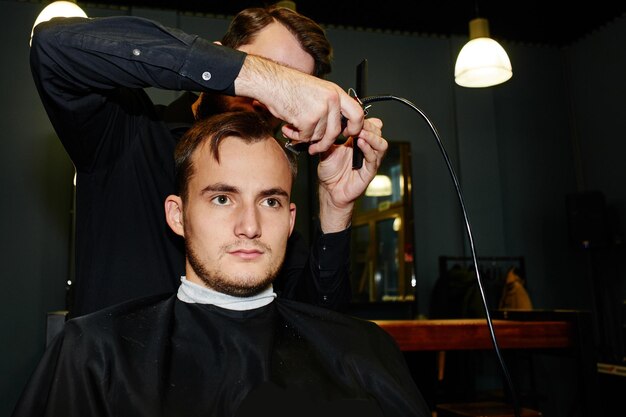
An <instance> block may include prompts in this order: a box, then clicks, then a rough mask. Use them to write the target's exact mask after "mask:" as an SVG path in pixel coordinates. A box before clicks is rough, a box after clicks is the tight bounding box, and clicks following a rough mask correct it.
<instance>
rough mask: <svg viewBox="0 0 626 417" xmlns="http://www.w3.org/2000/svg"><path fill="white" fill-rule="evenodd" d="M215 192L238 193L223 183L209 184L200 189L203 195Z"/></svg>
mask: <svg viewBox="0 0 626 417" xmlns="http://www.w3.org/2000/svg"><path fill="white" fill-rule="evenodd" d="M216 191H221V192H224V193H239V188H237V187H235V186H233V185H228V184H224V183H223V182H218V183H215V184H209V185H207V186H206V187H204V188H203V189H202V193H203V194H204V193H206V192H216Z"/></svg>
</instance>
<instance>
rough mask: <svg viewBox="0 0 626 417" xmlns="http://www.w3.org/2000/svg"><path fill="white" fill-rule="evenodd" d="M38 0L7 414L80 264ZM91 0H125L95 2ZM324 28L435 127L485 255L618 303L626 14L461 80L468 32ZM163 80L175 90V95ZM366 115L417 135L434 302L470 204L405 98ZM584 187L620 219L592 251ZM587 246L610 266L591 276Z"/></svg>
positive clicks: (337, 72) (23, 23) (6, 188)
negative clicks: (581, 241) (576, 222)
mask: <svg viewBox="0 0 626 417" xmlns="http://www.w3.org/2000/svg"><path fill="white" fill-rule="evenodd" d="M41 8H42V7H41V5H40V4H38V3H30V2H18V1H0V13H2V16H3V17H4V26H3V29H2V31H1V32H0V45H2V48H3V50H2V55H3V57H4V59H3V65H2V67H1V68H0V71H1V72H2V77H0V87H1V89H0V91H2V92H3V98H2V104H1V106H2V110H3V111H2V112H1V113H0V120H1V124H0V125H1V126H2V131H3V135H4V137H3V140H2V141H1V144H0V146H1V147H2V151H1V152H0V158H2V164H0V169H1V170H2V175H0V181H1V183H2V190H3V192H4V198H3V204H2V211H3V212H2V215H1V216H0V218H1V219H2V220H1V221H2V250H1V251H0V256H2V261H3V266H4V280H3V282H4V286H3V291H0V317H1V319H0V330H1V331H2V335H3V342H2V343H1V344H0V393H1V394H0V395H1V396H2V401H0V415H8V414H9V412H10V410H11V409H12V407H13V404H14V403H15V400H16V399H17V395H18V394H19V392H20V391H21V389H22V387H23V385H24V383H25V382H26V380H27V379H28V376H29V375H30V373H31V372H32V370H33V368H34V366H35V364H36V363H37V361H38V359H39V357H40V355H41V353H42V352H43V348H44V343H45V333H44V324H45V315H46V312H48V311H53V310H58V309H63V308H64V306H65V300H64V297H65V281H66V280H67V278H68V276H69V268H68V266H69V243H70V239H69V236H70V209H71V199H72V186H71V180H72V176H73V167H72V164H71V162H70V161H69V159H68V158H67V156H66V155H65V152H64V151H63V149H62V147H61V145H60V143H59V142H58V140H57V139H56V137H55V134H54V132H53V130H52V128H51V126H50V123H49V121H48V119H47V117H46V115H45V112H44V110H43V108H42V106H41V104H40V102H39V99H38V97H37V94H36V92H35V89H34V85H33V83H32V79H31V77H30V70H29V67H28V37H29V34H30V30H31V26H32V22H34V20H35V18H36V16H37V14H38V13H39V11H40V10H41ZM87 13H88V14H89V15H90V16H102V15H107V14H122V13H129V11H123V12H120V11H119V10H114V9H97V8H92V9H87ZM132 13H133V14H139V15H142V16H145V17H150V18H155V19H157V20H160V21H161V22H163V23H165V24H167V25H171V26H176V25H178V26H180V27H181V28H183V29H185V30H187V31H189V32H195V33H198V34H200V35H201V36H205V37H207V38H209V39H218V38H219V36H220V35H221V34H222V33H223V32H224V30H225V28H226V25H227V23H228V21H227V20H226V19H212V18H211V19H209V18H206V17H201V16H188V15H177V14H176V13H174V12H164V11H150V10H133V11H132ZM327 32H328V35H329V37H330V39H331V41H332V43H333V45H334V48H335V62H334V70H333V73H332V74H331V76H330V78H331V79H332V80H333V81H336V82H338V83H339V84H340V85H342V86H344V87H345V88H346V89H347V88H348V87H354V86H355V85H354V83H355V66H356V65H357V64H358V63H359V62H360V61H361V60H362V59H363V58H367V59H368V62H369V85H368V92H369V94H370V95H374V94H394V95H397V96H400V97H404V98H406V99H408V100H410V101H412V102H413V103H415V104H416V105H417V106H418V107H419V108H420V109H422V110H423V111H424V112H425V113H426V115H427V116H428V117H429V119H430V120H431V121H432V123H433V124H434V125H435V126H436V128H437V129H438V132H439V134H440V136H441V140H442V142H443V144H444V146H445V148H446V150H447V152H448V153H449V155H450V157H451V160H452V162H453V164H454V167H455V170H456V172H457V174H458V176H459V178H460V181H461V186H462V189H463V193H464V197H465V203H466V207H467V209H468V214H469V218H470V222H471V225H472V228H473V235H474V238H475V243H476V250H477V252H478V255H485V256H491V255H503V256H520V255H521V256H524V257H525V259H526V273H527V277H528V281H529V292H530V296H531V298H532V300H533V302H534V304H535V307H537V308H541V309H591V308H594V303H593V300H594V298H593V297H591V294H594V292H599V293H600V295H601V296H603V297H604V298H603V299H604V300H606V302H609V303H611V302H613V300H615V299H624V298H625V294H626V290H625V286H626V284H625V281H626V280H625V277H624V274H625V271H624V268H623V266H622V264H621V263H620V262H619V259H624V256H623V255H624V254H623V253H622V252H623V247H622V246H621V245H618V244H615V243H614V242H619V238H620V237H621V236H622V226H621V225H620V220H621V221H622V222H623V221H624V220H623V219H624V218H625V215H626V203H625V202H626V188H625V187H624V185H623V184H624V179H625V178H624V177H625V176H626V170H624V168H623V162H622V161H621V159H622V158H623V155H625V154H626V152H625V151H626V149H624V148H625V147H626V137H625V136H624V132H625V131H626V126H625V124H626V120H625V118H624V116H623V115H622V113H623V108H624V105H623V97H626V81H624V76H623V74H625V73H626V52H625V51H624V48H623V41H624V40H625V39H626V19H624V18H622V19H618V20H617V21H616V22H614V23H613V24H610V25H608V26H607V27H605V28H604V29H602V30H601V31H598V32H597V33H594V34H593V35H591V36H589V37H587V38H585V39H583V40H581V41H579V42H577V43H576V44H574V45H572V46H571V47H568V48H562V49H557V48H547V47H541V46H533V45H520V44H509V43H506V42H504V43H503V46H504V47H505V49H506V50H507V51H508V53H509V56H510V58H511V61H512V64H513V71H514V75H513V78H512V79H511V80H510V81H508V82H507V83H505V84H502V85H500V86H496V87H492V88H487V89H465V88H462V87H458V86H456V85H455V84H454V82H453V77H452V73H453V66H454V60H455V59H456V54H457V53H458V51H459V50H460V48H461V46H462V44H463V43H464V42H465V40H466V39H463V38H440V37H426V36H417V35H406V34H393V33H381V32H369V31H363V30H351V29H345V28H333V27H329V28H327ZM153 94H154V97H155V98H156V99H157V100H162V101H169V100H170V99H171V98H173V95H174V94H175V93H163V92H159V91H154V92H153ZM370 114H371V115H373V116H377V117H381V118H382V119H383V121H384V123H385V127H384V135H385V137H386V138H387V139H388V140H390V141H406V142H410V143H411V146H412V151H411V153H412V169H413V202H414V210H415V211H414V218H415V236H416V242H415V248H416V257H415V259H416V267H417V285H418V287H417V290H418V298H419V311H420V313H421V314H422V315H425V314H426V313H427V312H428V307H429V306H428V299H429V296H430V292H431V290H432V287H433V284H434V282H435V280H436V279H437V275H438V271H437V258H438V256H439V255H468V254H469V252H468V249H467V248H468V242H467V236H466V233H465V230H464V228H463V222H462V217H461V212H460V210H459V203H458V200H457V197H456V195H455V193H454V189H453V186H452V182H451V179H450V176H449V173H448V172H447V170H446V167H445V164H444V161H443V159H442V156H441V154H440V151H439V149H438V148H437V146H436V142H435V139H434V137H433V134H432V132H431V131H430V130H429V129H428V128H427V125H426V123H425V121H424V120H423V119H421V118H420V117H419V116H418V115H417V114H416V113H415V112H413V111H412V110H410V109H409V108H408V107H406V106H404V105H402V104H400V103H397V102H390V103H377V104H375V105H374V106H373V107H372V109H371V113H370ZM301 186H302V187H303V189H304V188H306V187H308V184H301ZM587 189H597V190H600V191H602V192H603V193H604V195H605V196H606V201H607V206H608V208H609V209H610V213H611V219H612V220H611V225H612V226H611V232H612V234H611V236H612V240H611V241H610V242H611V244H610V245H607V247H606V248H604V249H603V250H602V251H597V252H594V253H593V254H592V253H590V252H586V251H584V250H580V249H573V248H572V247H571V245H570V244H569V243H570V242H569V239H568V223H567V207H566V196H567V195H569V194H571V193H577V192H580V191H583V190H587ZM309 191H310V190H309ZM303 193H304V194H307V193H308V191H303ZM301 214H302V212H301V211H300V210H299V215H301ZM307 217H308V216H301V217H300V221H303V220H304V219H306V218H307ZM614 219H615V220H614ZM304 223H305V224H306V222H304ZM590 260H591V261H593V262H595V263H600V264H601V265H600V266H597V267H595V269H593V271H594V275H593V277H591V278H590V275H589V273H588V271H589V268H587V266H588V265H589V263H590ZM605 289H610V290H611V291H606V290H605ZM607 292H608V293H609V294H608V295H607ZM596 307H597V306H596Z"/></svg>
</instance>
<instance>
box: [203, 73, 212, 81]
mask: <svg viewBox="0 0 626 417" xmlns="http://www.w3.org/2000/svg"><path fill="white" fill-rule="evenodd" d="M202 79H203V80H204V81H209V80H210V79H211V73H210V72H209V71H205V72H203V73H202Z"/></svg>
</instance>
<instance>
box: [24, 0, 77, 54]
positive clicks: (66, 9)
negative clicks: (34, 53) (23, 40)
mask: <svg viewBox="0 0 626 417" xmlns="http://www.w3.org/2000/svg"><path fill="white" fill-rule="evenodd" d="M53 17H87V13H85V12H84V11H83V9H81V8H80V7H78V5H77V4H76V3H74V2H71V1H55V2H52V3H50V4H49V5H47V6H46V7H44V8H43V10H42V11H41V12H40V13H39V16H37V19H35V23H34V24H33V28H32V30H31V31H30V41H29V43H28V44H29V45H30V44H31V43H32V41H33V32H34V30H35V26H37V25H38V24H40V23H41V22H47V21H48V20H50V19H52V18H53Z"/></svg>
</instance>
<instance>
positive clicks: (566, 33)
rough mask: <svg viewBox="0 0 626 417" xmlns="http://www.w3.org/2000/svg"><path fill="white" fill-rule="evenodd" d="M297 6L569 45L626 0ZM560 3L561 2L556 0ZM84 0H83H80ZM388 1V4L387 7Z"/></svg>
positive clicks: (102, 0)
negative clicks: (481, 28) (479, 28)
mask: <svg viewBox="0 0 626 417" xmlns="http://www.w3.org/2000/svg"><path fill="white" fill-rule="evenodd" d="M272 3H274V1H271V0H270V1H260V0H256V1H255V0H98V1H97V4H110V5H117V6H141V7H151V8H160V9H175V10H179V11H183V12H201V13H208V14H220V15H227V16H232V15H234V14H235V13H237V12H238V11H240V10H241V9H243V8H246V7H252V6H263V5H267V4H272ZM295 3H296V8H297V10H298V11H299V12H300V13H302V14H304V15H306V16H308V17H311V18H312V19H314V20H315V21H317V22H318V23H320V24H323V25H336V26H348V27H358V28H370V29H381V30H388V31H401V32H415V33H419V34H424V35H435V36H439V35H441V36H447V35H460V36H467V35H468V31H469V29H468V22H469V20H471V19H473V18H474V17H484V18H487V19H488V20H489V27H490V32H491V36H492V37H493V38H494V39H497V40H500V41H513V42H520V43H528V44H542V45H554V46H564V45H568V44H570V43H572V42H574V41H576V40H578V39H580V38H581V37H584V36H585V35H587V34H589V33H591V32H593V31H594V30H596V29H598V28H600V27H602V26H603V25H605V24H607V23H609V22H611V21H612V20H614V19H615V18H617V17H620V16H623V15H624V13H625V12H626V2H622V1H619V0H618V1H615V0H611V1H606V0H593V1H590V2H589V3H587V4H585V5H584V7H576V6H574V2H549V1H546V0H543V1H535V0H516V1H514V2H511V1H506V0H500V1H497V0H480V1H478V0H474V1H472V0H467V1H462V0H430V1H424V0H415V1H411V2H409V1H391V2H389V3H387V2H386V1H384V0H383V1H381V0H377V1H371V0H297V1H295ZM555 3H556V4H555ZM79 4H80V0H79ZM383 4H386V5H388V6H387V7H383Z"/></svg>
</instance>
